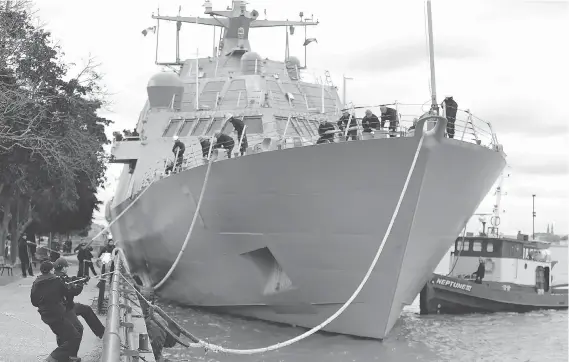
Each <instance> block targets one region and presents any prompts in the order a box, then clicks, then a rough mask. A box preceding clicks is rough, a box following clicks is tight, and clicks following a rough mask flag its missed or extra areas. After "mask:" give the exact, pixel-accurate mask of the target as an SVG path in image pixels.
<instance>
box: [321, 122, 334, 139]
mask: <svg viewBox="0 0 569 362" xmlns="http://www.w3.org/2000/svg"><path fill="white" fill-rule="evenodd" d="M334 130H336V128H335V127H334V125H333V124H332V123H330V122H328V121H325V122H322V123H321V124H320V126H318V135H320V137H321V138H322V139H325V140H332V139H334V134H333V133H328V134H326V132H328V131H334Z"/></svg>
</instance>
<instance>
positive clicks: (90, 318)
mask: <svg viewBox="0 0 569 362" xmlns="http://www.w3.org/2000/svg"><path fill="white" fill-rule="evenodd" d="M53 266H54V269H55V272H54V274H55V275H56V276H57V277H58V278H60V279H61V280H62V281H63V282H64V283H65V285H66V286H67V288H68V291H69V294H68V296H67V300H66V307H67V309H73V312H74V313H75V314H76V315H77V316H78V317H82V318H83V319H84V320H85V322H86V323H87V325H88V326H89V328H91V331H93V334H95V335H96V336H97V337H99V338H103V334H105V326H104V325H103V324H102V323H101V321H100V320H99V318H98V317H97V315H96V314H95V312H93V309H91V307H89V306H87V305H85V304H81V303H77V302H75V301H74V300H73V298H74V297H75V296H77V295H79V294H80V293H81V292H82V291H83V283H84V281H81V280H80V279H79V280H78V279H77V278H71V277H69V276H68V275H67V268H69V264H68V263H67V260H65V259H63V258H59V259H57V261H56V262H55V263H54V265H53ZM88 277H89V276H87V278H88Z"/></svg>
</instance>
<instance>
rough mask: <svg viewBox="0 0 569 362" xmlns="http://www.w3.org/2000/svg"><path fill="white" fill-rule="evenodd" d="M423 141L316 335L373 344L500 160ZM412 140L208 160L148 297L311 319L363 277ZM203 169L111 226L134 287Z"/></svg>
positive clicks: (160, 250)
mask: <svg viewBox="0 0 569 362" xmlns="http://www.w3.org/2000/svg"><path fill="white" fill-rule="evenodd" d="M431 138H432V139H425V143H424V144H423V147H422V149H421V152H420V155H419V157H418V160H417V164H416V167H415V170H414V172H413V176H412V178H411V181H410V183H409V187H408V190H407V193H406V195H405V197H404V199H403V202H402V205H401V209H400V211H399V215H398V217H397V219H396V221H395V223H394V226H393V229H392V231H391V233H390V235H389V238H388V239H387V242H386V244H385V247H384V249H383V252H382V254H381V256H380V258H379V261H378V263H377V265H376V267H375V269H374V271H373V273H372V275H371V277H370V278H369V280H368V282H367V284H366V285H365V287H364V288H363V290H362V291H361V293H360V295H359V296H358V297H357V298H356V299H355V301H354V302H353V304H352V305H351V306H350V307H349V308H348V309H347V310H346V311H345V313H344V314H342V315H341V316H340V317H339V318H337V319H336V320H334V321H333V322H332V323H330V324H329V325H328V326H326V328H324V330H325V331H329V332H335V333H343V334H350V335H356V336H362V337H370V338H378V339H382V338H384V337H385V336H386V335H387V333H388V332H389V330H390V329H391V328H392V327H393V325H394V323H395V322H396V320H397V318H398V317H399V314H400V312H401V309H402V307H403V306H404V305H405V304H409V303H411V302H412V301H413V299H414V298H415V297H416V295H417V294H418V293H419V291H420V290H421V288H422V286H423V285H424V284H425V283H426V281H427V279H428V276H429V275H430V273H432V272H433V271H434V269H435V267H436V265H437V264H438V262H439V261H440V259H441V257H442V256H443V255H444V253H445V252H446V250H448V247H449V245H450V244H451V243H452V240H454V239H455V238H456V235H457V234H458V233H459V231H460V229H461V228H462V227H463V225H464V223H465V221H466V220H467V219H468V218H469V217H470V216H471V215H472V213H473V212H474V211H475V209H476V207H477V206H478V205H479V203H480V202H481V201H482V199H483V197H484V196H485V195H486V193H487V192H488V190H489V189H490V187H491V186H492V184H493V183H494V181H495V180H496V178H497V177H498V175H499V173H500V172H501V170H502V169H503V167H504V165H505V160H504V157H503V154H501V153H499V152H496V151H493V150H489V149H486V148H483V147H479V146H477V145H472V144H468V143H465V142H460V141H457V140H449V139H439V140H438V141H436V140H435V139H434V137H431ZM418 143H419V137H408V138H390V139H372V140H366V141H358V142H343V143H333V144H324V145H317V146H309V147H300V148H293V149H287V150H280V151H272V152H264V153H259V154H254V155H249V156H246V157H240V158H237V159H232V160H223V161H219V162H216V163H214V164H213V165H212V167H211V173H210V178H209V181H208V184H207V188H206V192H205V195H204V199H203V203H202V207H201V210H200V212H199V216H198V220H197V223H196V226H195V229H194V230H193V233H192V235H191V239H190V241H189V243H188V246H187V248H186V250H185V252H184V255H183V257H182V258H181V259H180V263H179V264H178V265H177V267H176V269H175V270H174V272H173V273H172V275H171V277H170V278H169V279H168V280H167V281H166V283H165V284H164V285H163V287H162V288H160V290H159V291H158V294H159V295H160V296H161V297H163V298H165V299H169V300H173V301H176V302H178V303H181V304H184V305H188V306H199V307H214V308H216V309H219V310H223V311H225V312H229V313H232V314H237V315H242V316H247V317H254V318H260V319H265V320H269V321H275V322H281V323H288V324H293V325H298V326H303V327H307V328H310V327H314V326H316V325H318V324H320V323H321V322H323V321H324V320H325V319H326V318H327V317H329V316H330V315H332V314H333V313H334V312H335V311H336V310H337V309H338V308H339V307H340V306H341V305H342V304H343V303H345V302H346V300H347V299H348V298H349V297H350V296H351V295H352V293H353V292H354V291H355V289H356V287H357V286H358V284H359V283H360V282H361V280H362V278H363V277H364V275H365V273H366V272H367V270H368V268H369V266H370V264H371V262H372V260H373V258H374V256H375V254H376V252H377V249H378V247H379V245H380V243H381V240H382V238H383V237H384V234H385V232H386V229H387V227H388V224H389V221H390V219H391V216H392V214H393V212H394V209H395V206H396V204H397V201H398V199H399V196H400V193H401V189H402V188H403V185H404V183H405V179H406V176H407V173H408V171H409V168H410V166H411V163H412V160H413V157H414V155H415V151H416V150H417V146H418ZM205 172H206V166H205V165H204V166H199V167H196V168H193V169H190V170H187V171H184V172H181V173H179V174H176V175H173V176H170V177H168V178H165V179H163V180H160V181H158V182H155V183H154V184H152V185H151V186H150V187H149V189H148V190H146V191H145V193H144V194H143V195H142V196H141V197H140V198H139V200H138V201H136V203H135V204H134V205H132V207H131V208H129V210H128V211H127V212H126V213H125V214H124V215H123V216H122V217H121V218H120V219H119V220H118V221H117V222H116V223H115V224H114V226H113V229H112V232H113V235H114V236H115V238H117V239H118V240H120V242H121V246H122V247H123V248H124V249H125V251H126V254H127V257H128V260H129V264H130V266H131V270H132V271H133V273H136V274H139V275H140V276H141V279H142V280H144V281H145V282H146V283H149V284H153V285H154V284H156V283H157V282H159V281H160V280H161V279H162V278H163V277H164V275H165V274H166V273H167V271H168V269H169V268H170V267H171V266H172V263H173V261H174V260H175V258H176V256H177V255H178V253H179V251H180V249H181V246H182V244H183V241H184V239H185V237H186V235H187V233H188V228H189V225H190V222H191V220H192V217H193V215H194V212H195V208H196V203H197V202H198V197H199V194H200V190H201V187H202V183H203V181H204V177H205ZM129 202H131V201H124V202H122V203H121V204H119V205H118V206H117V207H115V208H113V209H112V210H111V216H112V217H116V216H117V215H118V214H119V213H120V212H121V211H122V210H124V208H126V207H127V205H128V204H129Z"/></svg>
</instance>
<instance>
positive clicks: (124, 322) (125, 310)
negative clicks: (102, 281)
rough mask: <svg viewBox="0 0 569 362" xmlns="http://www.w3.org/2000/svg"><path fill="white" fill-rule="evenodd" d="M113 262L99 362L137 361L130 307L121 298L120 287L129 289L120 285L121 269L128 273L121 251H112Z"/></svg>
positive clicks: (129, 304)
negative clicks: (113, 267)
mask: <svg viewBox="0 0 569 362" xmlns="http://www.w3.org/2000/svg"><path fill="white" fill-rule="evenodd" d="M113 262H114V265H115V269H114V272H113V274H112V277H111V287H110V290H109V303H108V306H107V321H106V326H105V335H104V337H103V351H102V355H101V362H117V361H134V360H138V359H136V357H137V356H138V351H137V350H138V346H137V345H136V344H135V343H136V342H135V338H134V333H133V324H132V305H131V303H130V301H129V299H128V298H123V297H121V287H122V288H123V289H124V288H129V286H127V285H125V284H124V283H122V280H121V278H122V275H121V269H124V270H125V272H126V274H129V273H130V270H129V267H128V263H127V261H126V258H125V255H124V252H123V251H122V249H120V248H115V250H113ZM121 299H124V302H123V303H121ZM133 357H135V358H133ZM121 358H122V359H121ZM147 359H148V357H147Z"/></svg>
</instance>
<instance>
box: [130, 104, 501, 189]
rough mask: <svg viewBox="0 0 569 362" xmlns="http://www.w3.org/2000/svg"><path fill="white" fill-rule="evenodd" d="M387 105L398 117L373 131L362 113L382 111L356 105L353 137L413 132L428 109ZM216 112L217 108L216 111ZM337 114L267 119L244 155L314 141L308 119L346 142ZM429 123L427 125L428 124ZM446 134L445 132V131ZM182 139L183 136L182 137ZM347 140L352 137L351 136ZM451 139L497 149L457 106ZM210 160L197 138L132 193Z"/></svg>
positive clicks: (487, 127)
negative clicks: (332, 129)
mask: <svg viewBox="0 0 569 362" xmlns="http://www.w3.org/2000/svg"><path fill="white" fill-rule="evenodd" d="M386 106H389V107H392V108H395V109H396V110H397V114H398V120H397V123H396V126H395V127H390V126H391V124H390V122H389V121H386V122H385V124H384V127H383V128H382V129H378V130H374V132H373V133H368V132H364V128H363V126H362V116H363V115H364V112H365V110H366V109H369V110H371V111H372V113H374V114H376V115H378V118H381V111H380V109H379V106H370V107H367V108H364V107H355V108H353V109H352V112H353V113H355V114H356V123H357V126H355V127H352V128H350V129H349V130H357V136H356V140H368V139H378V138H390V137H410V136H412V135H413V133H414V131H413V128H414V127H413V126H414V124H415V122H416V121H417V120H418V119H419V118H420V117H421V116H422V115H424V114H427V113H428V112H429V107H430V106H429V104H428V103H424V104H404V103H397V102H393V103H390V104H386ZM217 113H218V112H216V114H217ZM235 116H236V117H241V115H238V114H236V115H235ZM338 118H339V117H337V116H335V115H330V114H325V113H324V114H318V115H314V114H307V113H302V112H298V113H294V114H289V116H288V118H287V121H286V122H285V123H284V125H283V122H282V119H281V120H278V121H277V120H274V121H269V122H266V121H265V122H263V128H264V129H265V130H268V131H269V132H266V133H265V134H263V135H259V134H248V135H247V141H248V148H247V150H246V152H245V155H250V154H254V153H260V152H267V151H275V150H281V149H289V148H296V147H305V146H312V145H316V144H317V142H318V140H319V139H320V136H319V135H318V129H317V124H314V125H313V127H310V122H314V121H319V120H323V119H326V120H328V121H329V122H331V123H332V124H333V125H334V127H335V129H336V131H335V132H334V139H333V142H345V141H346V133H347V132H346V130H343V131H342V130H339V129H338V126H337V121H338ZM295 119H296V120H297V119H303V120H307V121H310V122H309V123H306V122H300V123H298V122H297V121H296V120H295ZM428 127H429V126H427V128H428ZM447 137H448V134H447ZM181 138H182V139H183V138H184V137H181ZM349 138H350V139H349V140H348V141H350V142H351V141H352V140H351V137H349ZM454 139H457V140H460V141H463V142H468V143H473V144H476V145H480V146H483V147H487V148H491V149H495V150H498V149H499V143H498V139H497V136H496V134H495V133H494V131H493V129H492V126H491V124H490V123H489V122H486V121H484V120H482V119H480V118H478V117H476V116H475V115H473V114H472V113H471V112H470V111H468V110H462V109H459V110H458V112H457V115H456V120H455V123H454ZM234 140H235V147H234V148H233V154H232V157H240V156H239V155H240V152H239V150H240V142H241V141H242V140H238V139H237V137H236V134H235V135H234ZM214 156H215V157H212V159H213V160H212V161H211V162H215V161H220V160H223V159H226V158H227V154H226V152H225V151H224V150H216V151H215V152H214ZM208 162H210V160H208V159H207V158H204V157H203V153H202V149H201V145H200V144H199V142H195V141H194V142H192V143H190V144H187V145H186V152H185V154H184V159H183V162H182V165H181V167H179V168H176V169H175V170H173V171H172V172H169V173H168V172H166V169H167V167H168V165H169V164H170V163H173V164H174V165H175V163H176V160H175V159H170V158H166V159H164V160H162V161H158V163H159V165H158V164H157V166H156V167H155V168H153V169H151V170H149V171H148V172H146V174H145V175H144V177H143V181H142V182H140V184H139V185H138V187H134V186H133V192H132V196H131V197H136V195H138V193H140V192H141V191H142V190H143V189H144V188H145V187H147V186H148V185H149V184H150V183H152V182H153V181H156V180H158V179H161V178H164V177H167V176H169V175H171V174H174V173H177V172H180V171H185V170H188V169H191V168H194V167H197V166H200V165H204V164H207V163H208Z"/></svg>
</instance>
